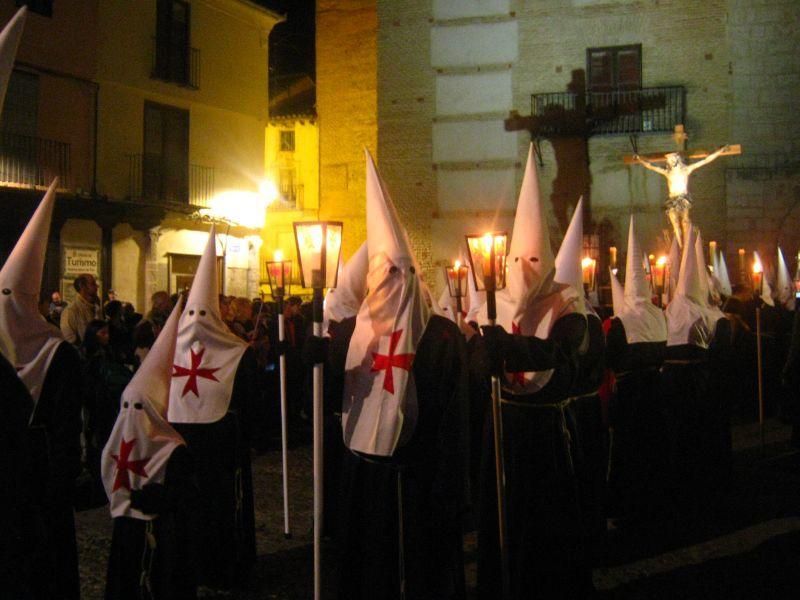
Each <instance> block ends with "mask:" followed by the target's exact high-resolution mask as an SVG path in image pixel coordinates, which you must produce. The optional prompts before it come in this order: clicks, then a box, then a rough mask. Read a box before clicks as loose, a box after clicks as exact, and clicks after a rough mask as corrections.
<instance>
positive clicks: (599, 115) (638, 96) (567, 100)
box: [531, 86, 686, 135]
mask: <svg viewBox="0 0 800 600" xmlns="http://www.w3.org/2000/svg"><path fill="white" fill-rule="evenodd" d="M584 107H585V112H583V108H584ZM531 115H532V116H534V117H547V116H549V117H551V119H550V120H549V121H548V122H545V123H543V124H542V126H541V127H540V132H541V133H542V134H548V133H549V134H553V133H563V132H565V131H568V130H571V129H572V130H574V129H575V127H587V131H586V133H588V134H589V135H619V134H631V133H651V132H652V133H656V132H672V131H673V130H674V129H675V125H678V124H680V123H684V122H685V118H686V89H685V88H684V87H682V86H674V87H656V88H642V89H638V90H625V91H623V90H617V91H612V92H586V94H579V93H575V92H554V93H546V94H533V95H532V96H531ZM586 123H588V125H586Z"/></svg>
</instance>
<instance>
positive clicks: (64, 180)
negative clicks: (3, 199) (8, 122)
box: [0, 131, 70, 188]
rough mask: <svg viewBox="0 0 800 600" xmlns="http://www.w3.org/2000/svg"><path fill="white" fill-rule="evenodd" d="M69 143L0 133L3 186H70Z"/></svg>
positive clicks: (0, 173)
mask: <svg viewBox="0 0 800 600" xmlns="http://www.w3.org/2000/svg"><path fill="white" fill-rule="evenodd" d="M69 150H70V147H69V144H67V143H65V142H57V141H55V140H45V139H42V138H38V137H32V136H28V135H19V134H16V133H9V132H6V131H0V184H5V185H13V186H21V187H33V186H48V185H50V182H51V181H52V180H53V178H54V177H56V176H57V177H58V178H59V187H61V188H68V187H69V185H70V181H69V179H70V161H69Z"/></svg>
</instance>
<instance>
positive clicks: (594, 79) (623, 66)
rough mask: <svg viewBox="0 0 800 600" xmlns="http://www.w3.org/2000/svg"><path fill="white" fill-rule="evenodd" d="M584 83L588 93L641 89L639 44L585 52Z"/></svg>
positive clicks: (640, 52) (640, 50) (640, 49)
mask: <svg viewBox="0 0 800 600" xmlns="http://www.w3.org/2000/svg"><path fill="white" fill-rule="evenodd" d="M586 81H587V87H588V91H589V92H620V91H631V90H638V89H641V87H642V46H641V44H636V45H633V46H612V47H609V48H589V49H588V50H586Z"/></svg>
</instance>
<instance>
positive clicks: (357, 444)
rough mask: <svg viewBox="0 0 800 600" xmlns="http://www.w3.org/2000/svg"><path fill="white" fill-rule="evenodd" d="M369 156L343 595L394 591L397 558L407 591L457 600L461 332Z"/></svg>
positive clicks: (350, 392) (462, 463) (395, 594)
mask: <svg viewBox="0 0 800 600" xmlns="http://www.w3.org/2000/svg"><path fill="white" fill-rule="evenodd" d="M366 162H367V165H366V170H367V177H366V178H367V252H368V258H369V272H368V273H367V293H366V296H365V297H364V301H363V302H362V304H361V307H360V309H359V311H358V315H357V316H356V321H355V327H354V330H353V333H352V336H351V337H349V339H348V341H349V344H348V350H347V358H346V361H345V365H344V393H343V402H342V432H343V440H344V444H345V446H346V447H347V449H348V450H347V451H345V459H344V464H343V474H342V494H343V495H342V501H341V515H342V519H341V527H340V530H339V535H340V536H341V538H340V548H341V560H342V563H341V566H340V594H339V596H340V598H343V599H344V598H347V599H348V600H351V599H352V600H358V599H359V598H365V599H366V598H370V599H373V598H378V599H381V598H399V597H400V589H401V588H400V586H401V574H400V572H399V569H398V564H399V561H400V560H401V559H402V564H403V565H404V571H403V572H404V575H405V590H406V594H407V595H408V597H412V598H444V599H449V598H462V597H463V596H464V593H465V592H464V572H463V557H462V549H461V548H462V546H461V523H462V518H463V513H464V508H465V504H466V494H465V491H466V452H465V448H464V445H465V441H466V414H467V413H466V411H467V407H466V367H465V349H464V341H463V336H461V335H460V332H459V330H458V327H457V326H456V325H455V324H454V323H453V322H451V321H450V320H448V319H446V318H444V317H441V316H438V315H436V314H432V313H431V309H430V308H429V306H428V303H427V302H426V300H425V290H424V288H423V284H422V282H421V281H420V280H419V273H420V270H419V266H418V264H417V262H416V259H415V258H414V255H413V253H412V251H411V245H410V243H409V242H408V237H407V236H406V233H405V230H404V229H403V228H402V226H401V225H400V222H399V220H398V218H397V214H396V212H395V210H394V206H393V204H392V201H391V199H390V198H389V195H388V193H387V191H386V187H385V185H384V184H383V182H382V181H381V179H380V176H379V175H378V172H377V170H376V168H375V164H374V163H373V161H372V157H371V156H370V155H369V154H367V156H366ZM398 494H399V496H400V500H401V501H400V502H399V503H398ZM401 512H402V520H399V519H398V516H399V514H400V513H401ZM400 524H402V528H400V529H398V528H399V525H400ZM398 535H402V539H401V540H398ZM398 547H402V548H403V549H404V553H403V556H402V557H400V556H398Z"/></svg>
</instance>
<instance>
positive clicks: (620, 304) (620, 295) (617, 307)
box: [608, 268, 625, 317]
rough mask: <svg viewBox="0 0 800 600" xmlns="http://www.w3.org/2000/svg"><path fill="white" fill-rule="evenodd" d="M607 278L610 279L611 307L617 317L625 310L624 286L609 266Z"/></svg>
mask: <svg viewBox="0 0 800 600" xmlns="http://www.w3.org/2000/svg"><path fill="white" fill-rule="evenodd" d="M608 278H609V280H610V281H611V307H612V308H613V309H614V316H615V317H619V316H620V315H621V314H622V313H623V311H624V310H625V288H623V287H622V284H621V283H620V282H619V279H617V276H616V275H615V274H614V271H612V270H611V268H609V269H608Z"/></svg>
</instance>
